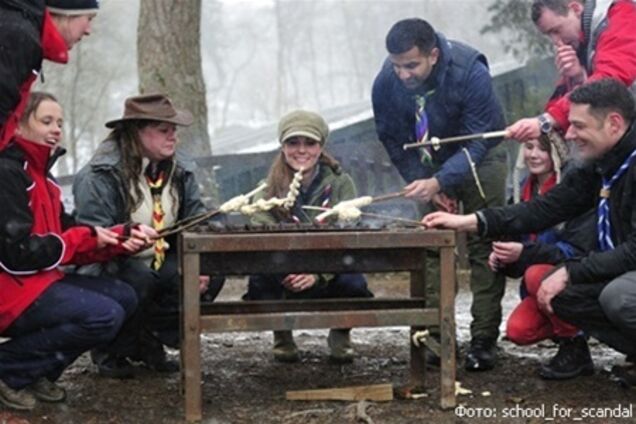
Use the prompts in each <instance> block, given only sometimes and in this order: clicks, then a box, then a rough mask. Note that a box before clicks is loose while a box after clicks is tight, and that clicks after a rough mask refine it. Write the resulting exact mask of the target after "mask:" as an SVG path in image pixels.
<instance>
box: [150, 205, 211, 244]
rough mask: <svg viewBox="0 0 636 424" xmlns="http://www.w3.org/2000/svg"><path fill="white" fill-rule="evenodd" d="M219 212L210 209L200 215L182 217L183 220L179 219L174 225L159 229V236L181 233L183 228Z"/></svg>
mask: <svg viewBox="0 0 636 424" xmlns="http://www.w3.org/2000/svg"><path fill="white" fill-rule="evenodd" d="M219 213H221V212H220V211H218V210H216V209H215V210H213V211H208V212H205V213H202V214H199V215H195V216H191V217H189V218H186V219H182V220H181V221H177V222H175V223H174V224H173V225H171V226H169V227H166V228H164V229H163V230H161V231H159V232H158V233H159V238H163V237H167V236H169V235H172V234H176V233H179V232H181V231H183V230H185V229H186V228H190V227H192V226H193V225H196V224H198V223H200V222H203V221H205V220H208V219H210V218H212V217H213V216H215V215H218V214H219Z"/></svg>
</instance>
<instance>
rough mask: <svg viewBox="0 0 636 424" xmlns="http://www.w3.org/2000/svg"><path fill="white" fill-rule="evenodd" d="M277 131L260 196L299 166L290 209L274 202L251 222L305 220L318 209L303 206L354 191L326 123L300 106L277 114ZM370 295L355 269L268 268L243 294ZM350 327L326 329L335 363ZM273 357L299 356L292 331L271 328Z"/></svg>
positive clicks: (344, 354)
mask: <svg viewBox="0 0 636 424" xmlns="http://www.w3.org/2000/svg"><path fill="white" fill-rule="evenodd" d="M278 135H279V141H280V143H281V151H280V154H279V155H278V156H277V157H276V159H275V160H274V163H273V164H272V167H271V169H270V171H269V175H268V177H267V190H266V191H265V193H264V194H262V195H260V196H261V197H265V198H271V197H278V198H283V197H285V196H286V195H287V191H288V189H289V185H290V183H291V181H292V179H293V177H294V174H295V173H296V172H297V171H299V170H300V169H302V170H303V180H302V186H301V188H300V192H299V194H298V197H297V198H296V202H295V204H294V206H293V207H292V208H291V209H290V210H285V209H282V208H276V209H273V210H271V211H269V212H262V213H259V214H256V215H255V216H254V217H253V219H252V221H253V223H254V224H275V223H279V222H304V223H310V222H312V221H313V220H314V218H315V217H316V215H318V214H319V213H320V211H316V210H306V209H303V208H302V206H306V205H310V206H319V207H332V206H334V205H336V204H338V203H339V202H341V201H342V200H348V199H352V198H354V197H356V188H355V185H354V183H353V180H352V179H351V177H350V176H349V175H348V174H346V173H345V172H343V171H342V168H341V167H340V164H339V163H338V162H337V161H336V160H335V159H334V158H333V157H332V156H330V155H329V154H328V153H327V152H325V151H324V145H325V142H326V141H327V137H328V135H329V127H328V126H327V123H326V122H325V121H324V119H323V118H322V117H321V116H320V115H318V114H316V113H313V112H308V111H303V110H298V111H294V112H291V113H289V114H287V115H285V116H284V117H283V118H282V119H281V121H280V123H279V126H278ZM256 200H257V199H256ZM372 296H373V294H372V293H371V292H370V291H369V290H368V288H367V281H366V279H365V278H364V276H363V275H362V274H359V273H356V274H336V275H333V274H331V275H326V274H287V275H280V274H268V275H253V276H251V277H250V279H249V285H248V291H247V294H246V295H245V296H244V298H245V299H246V300H271V299H282V298H286V299H299V298H300V299H308V298H312V299H313V298H335V297H372ZM349 332H350V329H332V330H331V331H330V332H329V337H328V343H329V347H330V350H331V353H330V359H331V360H333V361H335V362H339V363H347V362H351V361H352V360H353V349H352V347H351V341H350V337H349ZM274 358H275V359H276V360H278V361H282V362H295V361H298V359H299V354H298V348H297V346H296V344H295V343H294V339H293V337H292V332H291V331H275V332H274Z"/></svg>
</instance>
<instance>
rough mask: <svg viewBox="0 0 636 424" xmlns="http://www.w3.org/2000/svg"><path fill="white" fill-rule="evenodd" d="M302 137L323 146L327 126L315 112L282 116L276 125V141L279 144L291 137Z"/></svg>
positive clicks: (326, 134) (298, 112)
mask: <svg viewBox="0 0 636 424" xmlns="http://www.w3.org/2000/svg"><path fill="white" fill-rule="evenodd" d="M298 136H303V137H307V138H311V139H312V140H316V141H317V142H319V143H320V145H324V144H325V142H326V141H327V137H328V136H329V126H328V125H327V123H326V122H325V120H324V119H323V118H322V116H320V115H318V114H317V113H315V112H309V111H306V110H295V111H293V112H290V113H288V114H287V115H285V116H283V117H282V118H281V120H280V122H279V124H278V140H279V141H280V143H281V144H283V143H285V141H287V140H289V139H290V138H292V137H298Z"/></svg>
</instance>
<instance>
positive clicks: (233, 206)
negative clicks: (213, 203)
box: [219, 183, 267, 213]
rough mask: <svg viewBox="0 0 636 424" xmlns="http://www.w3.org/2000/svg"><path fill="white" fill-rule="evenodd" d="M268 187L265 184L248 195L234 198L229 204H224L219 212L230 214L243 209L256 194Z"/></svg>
mask: <svg viewBox="0 0 636 424" xmlns="http://www.w3.org/2000/svg"><path fill="white" fill-rule="evenodd" d="M266 187H267V184H265V183H263V184H261V185H260V186H258V187H257V188H255V189H254V190H252V191H250V192H249V193H246V194H239V195H238V196H236V197H232V198H231V199H230V200H228V201H227V202H225V203H223V204H222V205H221V206H220V207H219V212H221V213H230V212H237V211H239V210H240V209H241V207H243V206H245V205H248V204H249V203H250V198H251V197H252V196H254V195H255V194H256V193H259V192H261V191H263V190H265V188H266Z"/></svg>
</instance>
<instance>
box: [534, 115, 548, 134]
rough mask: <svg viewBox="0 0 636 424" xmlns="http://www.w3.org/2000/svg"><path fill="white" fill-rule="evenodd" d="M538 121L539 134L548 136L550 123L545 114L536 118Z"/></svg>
mask: <svg viewBox="0 0 636 424" xmlns="http://www.w3.org/2000/svg"><path fill="white" fill-rule="evenodd" d="M537 119H538V120H539V129H540V130H541V134H549V133H550V131H552V121H550V119H549V118H548V116H547V115H546V114H545V113H542V114H541V115H539V116H537Z"/></svg>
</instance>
